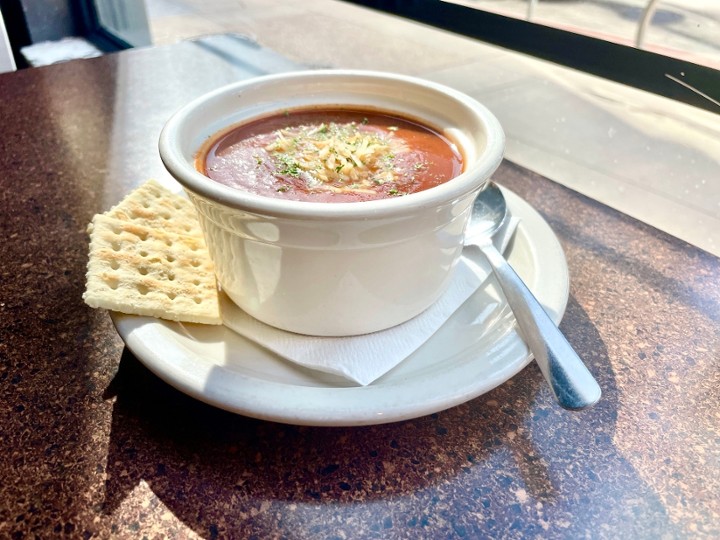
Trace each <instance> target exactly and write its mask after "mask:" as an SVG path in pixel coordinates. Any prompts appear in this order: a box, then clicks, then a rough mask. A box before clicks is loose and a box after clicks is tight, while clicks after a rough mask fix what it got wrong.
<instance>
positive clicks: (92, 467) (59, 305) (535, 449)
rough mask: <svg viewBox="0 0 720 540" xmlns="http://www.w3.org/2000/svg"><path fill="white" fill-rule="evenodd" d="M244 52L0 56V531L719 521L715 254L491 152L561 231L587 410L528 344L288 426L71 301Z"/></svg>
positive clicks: (637, 531) (428, 532)
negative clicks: (429, 394) (458, 372)
mask: <svg viewBox="0 0 720 540" xmlns="http://www.w3.org/2000/svg"><path fill="white" fill-rule="evenodd" d="M242 70H245V71H242ZM256 72H257V69H256V67H252V66H250V67H248V66H247V65H246V66H244V67H238V66H230V65H228V64H227V63H225V62H223V61H222V60H221V59H219V58H217V57H214V56H212V55H209V54H208V53H207V52H206V51H204V50H202V49H201V48H199V47H196V46H194V45H193V44H189V43H184V44H181V45H177V46H173V47H167V48H158V49H146V50H134V51H128V52H124V53H120V54H115V55H109V56H105V57H101V58H96V59H90V60H83V61H75V62H70V63H66V64H62V65H56V66H50V67H46V68H38V69H31V70H25V71H20V72H17V73H11V74H5V75H0V97H1V98H2V99H0V117H1V118H3V119H4V121H3V130H2V133H0V187H1V189H0V220H1V223H2V233H3V240H2V251H3V263H2V297H1V298H0V359H2V361H1V362H0V432H1V433H2V436H0V537H9V538H25V537H40V538H47V537H51V536H61V535H64V536H67V537H84V538H89V537H110V536H112V537H117V538H140V537H147V538H168V537H169V538H188V537H202V538H217V537H234V538H379V537H388V538H391V537H392V538H395V537H397V538H455V537H467V538H478V537H488V536H490V537H497V536H502V537H506V538H528V537H552V538H558V537H560V538H580V537H592V538H618V537H624V538H697V537H707V538H711V537H718V536H720V498H718V495H717V494H718V493H720V474H718V470H719V469H718V466H719V465H720V412H718V411H719V410H720V409H719V408H718V402H719V400H720V379H719V375H718V374H719V373H720V369H718V368H719V366H720V364H719V363H720V335H719V332H718V328H720V324H719V321H718V319H719V318H720V261H719V260H718V259H717V258H716V257H714V256H711V255H709V254H707V253H705V252H703V251H701V250H699V249H696V248H694V247H693V246H690V245H688V244H685V243H683V242H681V241H679V240H677V239H675V238H673V237H670V236H668V235H666V234H663V233H661V232H658V231H657V230H655V229H653V228H652V227H649V226H647V225H644V224H643V223H640V222H638V221H636V220H634V219H632V218H629V217H627V216H625V215H623V214H620V213H618V212H616V211H614V210H611V209H609V208H607V207H605V206H603V205H601V204H599V203H597V202H594V201H593V200H590V199H588V198H585V197H583V196H581V195H578V194H577V193H575V192H573V191H571V190H569V189H566V188H564V187H561V186H559V185H557V184H555V183H553V182H551V181H549V180H547V179H545V178H543V177H541V176H538V175H536V174H534V173H532V172H530V171H527V170H525V169H523V168H521V167H519V166H516V165H514V164H513V163H510V162H505V163H503V165H502V166H501V168H500V169H499V171H498V173H497V174H496V176H495V178H496V179H497V180H498V181H499V182H500V183H501V184H503V185H505V186H506V187H508V188H510V189H512V190H513V191H515V192H516V193H518V194H519V195H521V196H522V197H523V198H524V199H525V200H527V201H528V202H529V203H530V204H532V205H533V206H534V207H535V208H536V209H537V210H538V211H539V212H540V213H541V214H542V215H543V217H544V218H545V219H546V220H547V221H548V223H549V224H550V225H551V227H552V228H553V229H554V231H555V233H556V234H557V236H558V238H559V239H560V242H561V243H562V246H563V248H564V250H565V254H566V257H567V262H568V266H569V270H570V277H571V291H570V299H569V304H568V308H567V312H566V314H565V317H564V319H563V322H562V324H561V329H562V330H563V331H564V332H565V334H566V335H567V336H568V339H569V340H570V342H571V343H572V344H573V345H574V346H575V347H576V349H577V350H578V351H579V352H580V354H581V356H582V357H583V358H584V359H585V360H586V362H587V364H588V366H589V368H590V370H591V371H592V373H593V374H594V375H595V376H596V377H597V379H598V381H599V382H600V385H601V386H602V388H603V392H604V395H603V399H602V401H601V402H600V403H599V404H598V405H596V406H595V407H594V408H592V409H589V410H586V411H583V412H568V411H565V410H562V409H560V408H559V407H558V406H557V405H556V404H555V402H554V401H553V399H552V396H551V394H550V391H549V389H548V388H547V386H546V384H545V382H544V380H543V378H542V375H541V374H540V371H539V370H538V368H537V367H536V366H535V365H534V364H531V365H530V366H528V367H527V368H526V369H524V370H523V371H522V372H521V373H519V374H518V375H517V376H515V377H514V378H512V379H511V380H509V381H507V382H506V383H504V384H502V385H501V386H499V387H498V388H496V389H495V390H493V391H491V392H489V393H487V394H485V395H482V396H480V397H478V398H476V399H473V400H471V401H469V402H467V403H465V404H463V405H460V406H457V407H454V408H451V409H449V410H446V411H442V412H439V413H436V414H432V415H429V416H424V417H421V418H417V419H414V420H409V421H404V422H398V423H392V424H386V425H379V426H371V427H359V428H319V427H300V426H292V425H283V424H277V423H271V422H265V421H260V420H254V419H250V418H245V417H242V416H238V415H233V414H231V413H228V412H224V411H222V410H219V409H215V408H213V407H210V406H208V405H206V404H203V403H201V402H199V401H196V400H194V399H192V398H190V397H188V396H186V395H184V394H182V393H180V392H179V391H177V390H175V389H174V388H172V387H170V386H169V385H167V384H165V383H164V382H163V381H161V380H160V379H159V378H158V377H156V376H155V375H153V374H152V373H151V372H150V371H149V370H148V369H147V368H146V367H145V366H144V365H143V364H142V363H141V362H140V361H139V360H137V359H136V358H135V357H134V356H133V355H132V354H131V353H130V352H129V351H128V350H127V349H126V348H125V347H124V344H123V342H122V341H121V340H120V338H119V337H118V335H117V333H116V332H115V330H114V328H113V325H112V323H111V321H110V318H109V316H108V314H107V312H104V311H100V310H97V311H96V310H92V309H90V308H88V307H86V306H85V305H84V304H83V302H82V299H81V295H82V292H83V290H84V273H85V264H86V258H87V237H86V233H85V227H86V225H87V223H88V222H89V221H90V219H91V217H92V215H93V214H95V213H96V212H100V211H104V210H106V209H107V208H109V207H110V206H111V205H112V204H113V203H115V202H116V201H118V200H119V199H120V198H121V197H122V195H123V194H125V193H126V192H127V191H129V190H130V189H131V188H132V187H134V186H136V185H138V184H140V183H142V182H143V181H144V180H145V179H146V178H148V177H159V176H161V175H165V174H166V173H165V172H164V171H163V168H162V165H161V163H160V161H159V158H158V156H157V150H156V140H157V135H158V133H159V131H160V128H161V127H162V124H163V122H164V120H165V119H166V118H167V117H168V116H169V114H170V113H171V112H172V111H173V110H175V109H176V108H177V107H178V106H180V105H181V104H183V103H184V102H186V101H187V100H188V99H190V98H191V97H194V96H196V95H198V94H200V93H202V92H204V91H206V90H209V89H211V88H214V87H216V86H218V85H220V84H223V83H225V82H229V81H231V80H234V79H236V78H238V77H239V76H249V75H252V74H255V73H256Z"/></svg>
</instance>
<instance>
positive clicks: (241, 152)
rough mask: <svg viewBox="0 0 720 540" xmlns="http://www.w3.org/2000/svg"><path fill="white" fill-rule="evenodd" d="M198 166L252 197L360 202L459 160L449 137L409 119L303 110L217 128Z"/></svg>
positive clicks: (451, 169) (424, 179) (415, 187)
mask: <svg viewBox="0 0 720 540" xmlns="http://www.w3.org/2000/svg"><path fill="white" fill-rule="evenodd" d="M195 167H196V169H197V170H198V171H200V172H201V173H203V174H205V175H206V176H208V177H209V178H211V179H213V180H215V181H217V182H220V183H222V184H225V185H227V186H230V187H233V188H237V189H241V190H244V191H247V192H250V193H253V194H256V195H262V196H267V197H275V198H284V199H290V200H296V201H312V202H357V201H370V200H376V199H384V198H389V197H401V196H403V195H407V194H409V193H415V192H418V191H422V190H425V189H430V188H432V187H434V186H437V185H439V184H442V183H443V182H447V181H448V180H450V179H451V178H454V177H455V176H457V175H458V174H460V173H461V172H462V169H463V160H462V155H461V153H460V152H459V150H458V148H457V146H456V145H455V144H454V143H453V141H451V140H450V139H449V138H448V137H446V136H444V135H443V134H441V133H439V132H438V131H436V130H434V129H432V128H431V127H429V126H426V125H423V124H420V123H418V122H415V121H413V120H411V119H407V118H401V117H398V116H395V115H391V114H386V113H383V112H378V111H370V110H367V111H366V110H360V109H345V108H331V109H328V108H322V109H309V108H307V109H295V110H288V111H284V112H281V113H279V114H275V115H272V116H267V117H264V118H260V119H256V120H253V121H250V122H248V123H244V124H240V125H236V126H232V127H230V128H228V129H226V130H224V131H222V132H221V133H219V134H217V135H216V136H214V137H212V138H211V139H210V140H209V141H208V142H207V143H206V144H205V145H204V146H203V148H201V150H200V152H199V153H198V155H197V156H196V159H195Z"/></svg>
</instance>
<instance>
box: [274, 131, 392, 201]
mask: <svg viewBox="0 0 720 540" xmlns="http://www.w3.org/2000/svg"><path fill="white" fill-rule="evenodd" d="M362 128H363V124H362V123H360V124H359V123H357V122H350V123H335V122H329V123H322V124H320V125H300V126H296V127H290V128H284V129H280V130H277V131H276V133H275V140H274V141H273V142H272V143H270V144H269V145H267V146H266V147H265V150H266V151H267V152H268V153H269V154H270V155H271V156H272V157H273V159H274V160H275V163H276V166H277V172H278V173H279V174H281V175H288V176H292V177H295V178H301V179H303V180H304V181H305V182H306V184H307V187H308V188H310V189H319V190H328V191H335V192H356V193H374V192H375V190H374V189H373V188H374V187H376V186H378V185H382V184H385V183H387V182H392V181H394V180H395V178H396V174H397V171H396V170H395V157H396V155H397V154H399V153H401V152H403V151H405V150H406V148H405V144H404V143H403V142H402V141H401V140H400V139H398V138H396V137H394V136H393V130H392V128H389V132H387V133H385V132H382V131H375V130H369V129H362ZM396 129H397V128H396Z"/></svg>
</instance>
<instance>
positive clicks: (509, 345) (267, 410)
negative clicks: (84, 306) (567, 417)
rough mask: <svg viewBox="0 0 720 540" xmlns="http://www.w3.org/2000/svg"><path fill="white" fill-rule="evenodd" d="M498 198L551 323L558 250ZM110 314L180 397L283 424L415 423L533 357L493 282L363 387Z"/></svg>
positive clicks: (209, 331)
mask: <svg viewBox="0 0 720 540" xmlns="http://www.w3.org/2000/svg"><path fill="white" fill-rule="evenodd" d="M503 192H504V193H505V196H506V198H507V201H508V205H509V207H510V210H511V212H512V214H513V216H515V217H519V218H520V219H521V221H520V225H519V226H518V229H517V232H516V233H515V237H514V239H513V241H512V243H511V245H510V246H509V248H508V250H507V252H506V256H507V258H508V260H509V261H510V263H511V264H512V266H513V267H514V268H515V270H516V271H517V273H518V274H520V276H521V277H522V278H523V279H524V280H525V282H526V283H527V284H528V286H529V287H530V289H531V290H532V291H533V293H534V294H535V296H536V297H537V298H538V300H539V301H540V303H541V304H542V305H543V306H544V307H545V309H546V310H547V311H548V313H549V314H550V315H551V317H552V318H553V320H554V321H555V322H559V321H560V319H562V315H563V313H564V312H565V307H566V305H567V300H568V294H569V278H568V268H567V264H566V261H565V255H564V253H563V250H562V247H561V246H560V243H559V242H558V239H557V237H556V236H555V234H554V233H553V231H552V229H550V227H549V225H548V224H547V223H546V222H545V220H544V219H543V218H542V217H541V216H540V214H538V213H537V212H536V211H535V210H534V209H533V208H532V207H531V206H530V205H529V204H528V203H527V202H525V201H524V200H523V199H521V198H520V197H519V196H517V195H516V194H514V193H513V192H511V191H509V190H507V189H503ZM493 303H495V305H496V309H495V310H494V314H493V316H492V317H489V318H485V319H484V320H483V322H482V323H481V324H478V323H477V322H476V317H477V315H478V313H480V312H481V311H482V310H483V309H485V308H486V306H487V305H488V304H493ZM111 316H112V319H113V322H114V324H115V327H116V328H117V331H118V333H119V334H120V337H121V338H122V339H123V340H124V341H125V343H126V345H127V347H128V348H129V349H130V351H132V353H133V354H134V355H135V356H136V357H137V358H138V359H139V360H140V361H141V362H142V363H143V364H145V365H146V366H147V367H148V368H149V369H150V370H151V371H152V372H153V373H155V374H156V375H157V376H159V377H160V378H161V379H163V380H164V381H166V382H167V383H168V384H170V385H172V386H174V387H175V388H177V389H178V390H180V391H181V392H184V393H186V394H188V395H190V396H192V397H194V398H196V399H199V400H201V401H204V402H206V403H209V404H210V405H214V406H216V407H219V408H222V409H226V410H228V411H232V412H235V413H238V414H242V415H245V416H250V417H253V418H259V419H264V420H271V421H276V422H284V423H289V424H300V425H318V426H360V425H370V424H382V423H386V422H396V421H400V420H406V419H409V418H416V417H419V416H423V415H426V414H431V413H434V412H437V411H441V410H444V409H447V408H450V407H453V406H455V405H459V404H460V403H464V402H466V401H468V400H471V399H473V398H475V397H477V396H480V395H482V394H484V393H486V392H488V391H490V390H492V389H493V388H495V387H496V386H498V385H500V384H502V383H503V382H505V381H507V380H508V379H510V378H511V377H512V376H513V375H515V374H516V373H518V372H519V371H520V370H521V369H523V368H524V367H525V366H526V365H527V364H528V363H529V362H530V361H531V360H532V356H531V354H530V352H529V351H528V349H527V347H526V345H525V343H524V342H523V341H522V339H521V338H520V336H519V335H518V333H517V330H516V323H515V320H514V317H513V316H512V313H511V311H510V309H509V308H508V306H507V305H506V304H505V301H504V299H503V297H502V295H501V294H499V293H498V291H497V285H496V283H495V280H494V278H493V277H490V278H488V280H486V282H485V283H484V284H483V286H482V287H481V288H480V289H479V290H478V291H477V292H476V293H475V294H474V295H473V296H472V297H471V298H470V300H468V301H467V302H466V303H465V304H463V305H462V306H461V307H460V309H459V310H458V311H457V312H455V314H454V315H453V316H452V317H451V318H450V319H449V320H448V322H447V323H446V324H445V325H444V326H443V327H442V328H441V329H440V330H439V331H438V332H437V333H436V334H435V335H433V336H432V337H431V338H430V339H429V340H428V341H427V342H426V343H425V344H424V345H423V346H422V347H421V348H420V349H418V350H417V351H416V352H415V353H414V354H412V355H411V356H410V357H408V358H407V359H406V360H404V361H403V362H402V363H401V364H400V365H398V366H397V367H396V368H394V369H393V370H391V371H390V372H388V373H387V374H385V375H384V376H382V377H381V378H379V379H378V380H376V381H375V382H374V383H372V384H371V385H368V386H353V385H352V383H350V382H348V381H346V380H344V379H342V378H340V377H337V376H334V375H329V374H324V373H320V372H316V371H311V370H309V369H306V368H303V367H300V366H298V365H295V364H293V363H291V362H288V361H286V360H283V359H282V358H280V357H278V356H276V355H275V354H273V353H271V352H269V351H267V350H266V349H264V348H262V347H260V346H259V345H256V344H254V343H252V342H251V341H249V340H247V339H245V338H243V337H241V336H240V335H238V334H236V333H235V332H233V331H232V330H230V329H228V328H226V327H224V326H205V325H197V324H182V323H173V322H169V321H163V320H160V319H154V318H150V317H137V316H133V315H123V314H120V313H111Z"/></svg>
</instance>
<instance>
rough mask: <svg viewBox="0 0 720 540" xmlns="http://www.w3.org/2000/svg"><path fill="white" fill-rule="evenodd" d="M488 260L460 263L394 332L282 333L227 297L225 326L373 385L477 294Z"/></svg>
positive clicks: (503, 234)
mask: <svg viewBox="0 0 720 540" xmlns="http://www.w3.org/2000/svg"><path fill="white" fill-rule="evenodd" d="M519 221H520V220H519V219H518V218H510V219H508V220H506V224H505V226H504V227H503V228H502V229H501V230H500V231H498V233H497V234H496V235H495V237H494V242H495V245H496V247H497V248H498V249H499V250H500V251H501V252H503V251H505V248H506V247H507V245H508V244H509V242H510V240H511V238H512V236H513V234H514V233H515V230H516V229H517V225H518V223H519ZM490 271H491V270H490V267H489V265H488V264H487V263H486V262H485V261H481V262H480V261H475V262H473V263H469V262H467V261H466V260H464V259H461V260H460V262H459V263H458V264H457V266H456V268H455V270H454V276H453V278H452V281H451V283H450V286H449V287H448V290H447V291H446V292H445V293H444V294H443V296H441V297H440V299H439V300H438V301H437V302H435V304H433V305H432V306H431V307H429V308H428V309H427V310H425V311H424V312H423V313H421V314H420V315H418V316H417V317H415V318H413V319H411V320H410V321H408V322H406V323H403V324H401V325H399V326H396V327H394V328H390V329H388V330H383V331H380V332H375V333H372V334H366V335H363V336H350V337H315V336H303V335H300V334H293V333H291V332H285V331H284V330H279V329H277V328H274V327H272V326H269V325H267V324H264V323H261V322H260V321H258V320H257V319H255V318H253V317H251V316H250V315H248V314H247V313H245V312H244V311H242V310H241V309H240V308H238V307H237V306H236V305H235V304H234V303H233V302H232V301H231V300H229V299H228V298H227V297H225V296H223V298H222V300H221V302H222V305H221V310H222V314H223V323H224V324H225V326H227V327H228V328H230V329H231V330H233V331H235V332H237V333H238V334H240V335H241V336H244V337H246V338H248V339H250V340H252V341H254V342H255V343H258V344H259V345H262V346H263V347H265V348H266V349H269V350H271V351H273V352H274V353H276V354H278V355H280V356H281V357H283V358H285V359H286V360H289V361H291V362H295V363H297V364H300V365H302V366H304V367H306V368H310V369H315V370H318V371H323V372H326V373H333V374H336V375H340V376H342V377H344V378H346V379H349V380H350V381H354V382H355V383H357V384H360V385H363V386H365V385H368V384H370V383H372V382H373V381H374V380H376V379H377V378H378V377H381V376H382V375H384V374H385V373H387V372H388V371H390V370H391V369H392V368H394V367H395V366H397V365H398V364H399V363H400V362H402V361H403V360H404V359H405V358H407V357H408V356H409V355H410V354H411V353H413V352H414V351H415V350H417V349H418V348H419V347H420V346H421V345H422V344H423V343H425V342H426V341H427V340H428V339H429V338H430V336H432V335H433V334H434V333H435V332H436V331H437V330H438V329H439V328H440V327H441V326H442V325H443V324H444V323H445V321H447V320H448V318H449V317H450V316H451V315H452V314H453V313H454V312H455V311H456V310H457V309H458V308H459V307H460V306H461V305H462V304H463V302H465V301H466V300H467V299H468V298H469V297H470V296H471V295H472V294H473V292H475V291H476V290H477V289H478V288H479V287H480V285H481V284H482V283H483V281H485V279H486V278H487V277H488V275H489V273H490Z"/></svg>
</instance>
